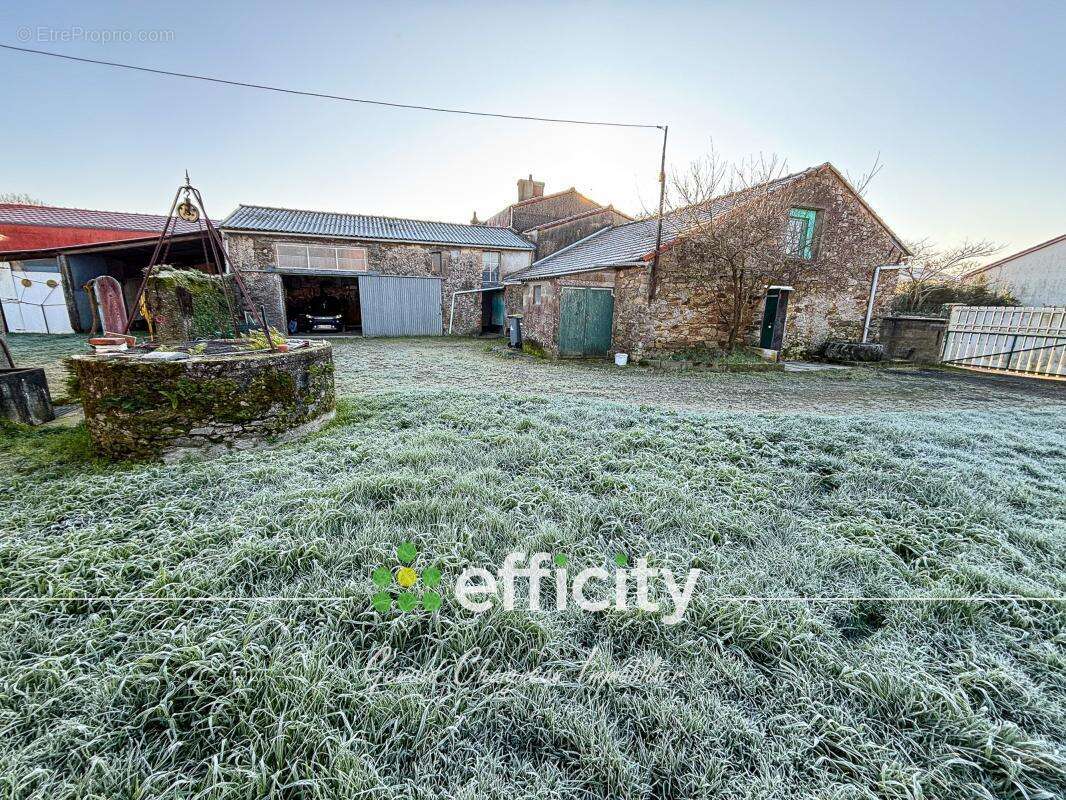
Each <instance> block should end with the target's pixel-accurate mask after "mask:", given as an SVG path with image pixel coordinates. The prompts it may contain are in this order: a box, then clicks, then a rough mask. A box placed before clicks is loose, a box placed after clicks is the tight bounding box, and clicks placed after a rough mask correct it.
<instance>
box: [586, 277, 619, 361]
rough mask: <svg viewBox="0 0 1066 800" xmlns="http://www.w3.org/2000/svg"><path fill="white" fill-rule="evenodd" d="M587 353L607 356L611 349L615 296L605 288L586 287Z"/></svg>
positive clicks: (588, 354)
mask: <svg viewBox="0 0 1066 800" xmlns="http://www.w3.org/2000/svg"><path fill="white" fill-rule="evenodd" d="M585 291H586V292H588V297H587V298H586V304H587V308H588V314H587V316H586V317H585V355H587V356H606V355H607V351H608V350H610V349H611V323H612V322H613V321H614V296H613V295H612V294H611V293H610V292H608V291H605V290H603V289H586V290H585Z"/></svg>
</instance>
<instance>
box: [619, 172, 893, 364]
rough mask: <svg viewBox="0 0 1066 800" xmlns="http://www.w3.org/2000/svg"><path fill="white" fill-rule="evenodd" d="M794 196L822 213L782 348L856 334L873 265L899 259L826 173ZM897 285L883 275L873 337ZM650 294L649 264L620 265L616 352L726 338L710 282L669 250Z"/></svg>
mask: <svg viewBox="0 0 1066 800" xmlns="http://www.w3.org/2000/svg"><path fill="white" fill-rule="evenodd" d="M795 202H796V205H798V206H803V207H810V208H815V209H818V210H819V211H820V212H821V214H820V219H819V228H818V232H817V245H816V248H815V256H814V259H813V261H812V263H811V265H810V268H809V269H808V270H805V271H806V272H807V273H808V275H807V276H806V277H805V278H804V279H803V280H798V281H797V280H793V281H791V282H790V283H789V285H792V286H793V287H794V289H795V291H793V292H792V294H791V296H790V299H789V305H788V315H787V319H786V323H785V334H784V342H783V349H784V351H785V353H786V354H788V353H794V354H796V353H803V352H809V351H814V350H817V349H818V348H820V347H821V346H822V345H824V344H825V342H826V341H827V340H828V339H858V338H860V337H861V336H862V326H863V321H864V319H865V316H866V302H867V299H868V297H869V291H870V282H871V280H872V278H873V272H874V268H875V267H876V266H877V265H879V264H894V263H898V261H899V258H900V257H901V255H902V254H901V252H900V250H899V249H898V248H897V247H896V245H895V244H894V242H893V241H892V239H891V237H890V236H889V235H888V234H887V233H886V232H885V231H884V229H883V228H882V227H881V226H880V225H879V224H878V223H877V222H876V221H875V220H874V219H873V218H872V217H871V216H870V215H869V213H868V212H867V211H866V210H865V209H864V208H863V207H862V205H861V204H860V203H859V202H858V201H857V200H856V199H855V198H854V197H853V196H852V195H851V193H850V192H849V191H848V190H847V188H846V187H844V186H843V185H842V184H841V183H840V182H839V181H838V180H836V178H835V177H833V176H832V175H831V174H829V173H827V172H823V173H819V174H816V175H814V176H812V177H811V178H808V179H807V180H806V181H805V182H804V184H803V185H802V186H801V187H800V188H799V190H798V192H797V198H796V201H795ZM782 229H783V224H782ZM774 282H775V283H776V282H777V281H774ZM895 283H896V273H895V271H885V272H882V273H881V278H880V281H879V286H878V292H877V300H876V302H875V307H874V323H873V325H872V330H871V338H873V337H876V335H877V326H876V322H877V320H878V318H880V317H881V316H883V315H884V314H885V313H886V312H887V311H888V309H889V307H890V305H891V301H892V294H893V292H894V290H895ZM647 297H648V270H647V269H646V268H643V267H634V268H628V269H623V270H619V272H618V278H617V282H616V286H615V312H614V313H615V319H614V341H613V349H614V350H615V351H618V352H628V353H629V354H630V355H631V356H632V357H634V358H641V357H644V356H648V355H654V354H658V353H665V352H670V351H674V350H679V349H682V348H689V347H699V346H717V345H719V344H720V343H721V342H722V341H723V340H724V339H725V335H726V334H725V332H724V331H723V330H722V329H721V326H720V325H719V323H718V318H717V310H716V308H715V306H716V305H717V303H716V302H715V295H714V288H713V287H711V286H708V285H706V284H697V283H695V282H694V281H693V280H692V278H690V277H688V276H687V275H686V274H685V273H684V272H683V271H682V270H681V268H680V267H679V265H678V263H677V260H676V258H675V255H674V252H673V251H672V250H667V251H666V252H665V253H664V254H663V255H662V256H661V257H660V260H659V275H658V284H657V289H656V297H655V299H654V300H653V301H650V302H649V301H648V299H647ZM761 313H762V312H761V305H760V306H759V311H758V312H757V314H756V317H755V319H754V320H753V324H752V327H751V329H750V330H749V332H748V337H747V343H749V344H757V343H758V334H759V327H760V324H761V321H762V320H761Z"/></svg>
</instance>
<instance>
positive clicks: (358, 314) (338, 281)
mask: <svg viewBox="0 0 1066 800" xmlns="http://www.w3.org/2000/svg"><path fill="white" fill-rule="evenodd" d="M282 283H283V284H284V286H285V316H286V317H287V318H288V320H289V330H290V331H291V332H292V333H297V332H299V333H315V334H328V333H347V334H353V333H354V334H361V333H362V332H363V314H362V309H361V307H360V305H359V279H358V278H333V277H328V278H327V277H320V276H311V275H283V276H282ZM331 317H339V318H340V323H341V325H342V326H343V330H336V329H332V328H331V327H328V326H327V325H325V324H323V323H322V319H323V318H331ZM294 326H295V330H293V328H294Z"/></svg>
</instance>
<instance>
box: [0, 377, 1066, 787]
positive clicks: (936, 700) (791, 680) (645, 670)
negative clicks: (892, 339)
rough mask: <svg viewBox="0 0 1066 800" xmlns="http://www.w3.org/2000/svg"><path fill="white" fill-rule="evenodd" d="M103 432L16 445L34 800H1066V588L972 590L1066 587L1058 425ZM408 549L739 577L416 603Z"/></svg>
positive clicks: (13, 584) (18, 721)
mask: <svg viewBox="0 0 1066 800" xmlns="http://www.w3.org/2000/svg"><path fill="white" fill-rule="evenodd" d="M79 437H83V433H82V432H80V431H79V430H78V429H74V430H61V431H53V432H49V433H45V434H42V433H39V432H38V433H25V432H16V433H12V432H10V431H9V432H7V434H6V435H4V434H0V520H2V521H3V523H2V524H3V527H4V531H5V533H4V535H3V537H2V539H0V594H2V595H4V596H7V597H13V598H20V599H17V600H13V601H11V602H9V603H7V604H6V605H4V606H0V796H4V797H35V798H49V800H52V798H74V797H78V798H115V797H123V798H149V797H151V798H156V797H166V798H178V797H181V798H191V797H196V798H258V797H274V798H334V797H336V798H357V797H358V798H368V797H369V798H377V797H381V798H385V797H389V798H392V797H395V798H413V797H418V798H422V797H439V798H445V797H459V798H508V800H513V798H520V797H542V798H552V797H559V798H698V797H720V798H755V797H765V798H769V797H774V798H790V799H791V798H812V799H813V798H818V799H819V800H824V799H825V798H841V800H843V798H890V799H895V798H900V799H902V798H919V797H922V798H930V799H931V798H936V800H954V799H955V798H988V797H997V798H998V797H1003V798H1008V797H1018V798H1024V797H1028V798H1035V797H1061V796H1063V794H1064V793H1066V762H1064V756H1063V751H1062V748H1063V745H1064V743H1066V693H1064V691H1063V690H1064V689H1066V655H1064V651H1063V647H1064V644H1066V633H1064V630H1066V629H1064V623H1066V604H1064V603H1063V602H1061V601H1058V602H1056V601H1043V600H1030V599H1014V600H1001V601H997V602H976V601H967V600H960V599H954V598H959V597H966V596H993V595H1017V596H1019V598H1036V597H1052V596H1062V595H1063V594H1066V537H1064V533H1066V417H1064V416H1063V414H1062V413H1061V412H1060V411H1052V410H1046V411H1039V410H1036V411H1018V412H1016V413H1013V414H1010V415H1006V414H1000V413H996V412H991V413H989V412H976V411H966V412H947V413H934V414H924V415H903V414H860V415H852V416H833V417H830V416H819V415H799V414H793V415H782V416H772V415H752V414H747V415H744V414H724V413H716V414H714V415H702V416H701V415H696V414H672V413H667V412H665V411H661V410H653V409H649V408H640V407H638V406H636V405H609V404H604V403H601V402H599V401H595V400H583V399H550V400H549V399H538V398H530V397H520V396H517V395H505V396H502V397H500V396H495V395H492V394H488V393H482V394H473V393H471V394H463V393H458V392H454V391H426V392H417V391H403V392H394V393H383V394H379V395H376V396H369V395H365V396H360V397H358V398H354V399H348V400H346V401H344V404H343V408H342V413H341V415H340V419H339V420H338V422H337V423H335V424H334V425H333V426H332V427H330V428H329V429H327V430H325V431H323V432H322V433H320V434H318V435H316V436H314V437H312V438H311V439H308V440H306V441H304V442H300V443H296V444H292V445H287V446H284V447H280V448H278V449H276V450H273V451H270V452H268V453H262V452H260V453H238V454H234V455H232V456H228V457H225V458H221V459H218V460H215V461H210V462H206V463H201V464H195V465H168V466H136V467H128V468H115V467H108V466H106V465H101V464H98V463H96V462H93V461H92V460H90V459H89V457H88V454H87V449H86V447H85V442H84V438H79ZM27 459H33V460H27ZM406 539H413V540H414V541H415V542H416V543H417V545H418V548H419V550H420V551H421V555H420V558H423V559H425V560H426V562H427V563H428V562H430V561H432V563H434V564H436V565H439V566H440V567H441V568H442V570H443V572H444V576H445V577H444V583H445V588H446V589H447V586H448V584H449V582H450V581H452V580H454V578H455V576H456V574H457V573H458V571H459V570H460V569H461V567H462V566H464V565H466V564H483V565H496V564H498V563H499V562H500V561H501V560H502V558H503V556H504V554H506V553H507V552H509V551H512V550H516V549H524V550H544V551H548V552H564V553H566V554H567V555H568V556H569V558H570V560H571V563H574V564H585V565H593V564H608V563H609V562H610V557H611V554H613V553H614V552H616V551H623V552H626V553H628V554H630V555H640V554H650V555H651V556H652V558H653V559H654V560H656V561H657V562H658V563H661V564H664V565H669V566H672V567H674V568H675V569H684V568H685V567H687V566H690V565H696V566H699V567H701V568H702V569H704V570H706V571H707V573H708V578H707V579H706V581H705V583H703V584H701V589H700V591H698V592H697V596H696V599H695V600H694V602H693V604H692V606H691V607H690V608H689V612H688V615H687V617H686V619H685V620H683V621H682V622H681V623H679V624H677V625H675V626H666V625H663V624H662V623H661V622H660V621H659V620H658V619H657V618H655V617H654V616H650V615H645V614H639V613H635V612H634V613H620V612H614V611H610V612H605V613H602V614H592V613H587V612H583V611H578V610H571V611H567V612H565V613H543V614H534V613H531V612H528V611H523V610H516V611H513V612H510V613H506V612H502V611H498V610H497V611H493V612H490V613H488V614H485V615H481V616H478V615H474V614H472V613H469V612H465V611H462V610H461V609H458V608H457V607H456V605H455V603H454V601H451V600H450V598H449V600H448V601H446V605H445V607H444V608H443V609H441V611H439V612H437V613H436V614H432V615H431V614H429V613H426V612H414V613H407V614H401V613H399V612H394V613H391V614H388V615H384V616H382V615H379V614H377V613H375V612H373V611H372V610H371V603H370V599H371V595H372V594H373V593H374V591H375V587H374V585H373V583H372V582H371V579H370V573H371V571H372V570H373V569H374V568H375V567H377V566H379V565H382V564H386V565H391V564H394V563H395V559H394V557H393V550H394V548H395V547H396V546H397V545H398V544H399V543H400V542H402V541H404V540H406ZM727 595H754V596H796V595H809V596H814V597H860V596H862V597H882V598H910V597H921V598H927V599H925V600H913V599H900V600H877V601H861V600H838V601H828V602H821V601H809V602H799V601H795V600H788V601H772V600H771V601H736V600H716V599H715V597H716V596H719V597H722V596H727ZM94 596H103V597H110V598H116V599H114V600H87V599H74V598H85V597H94ZM298 596H299V597H314V598H320V599H310V600H286V599H279V598H283V597H298ZM446 596H447V593H446ZM40 598H50V600H49V601H44V600H42V599H40ZM62 598H68V599H62ZM147 598H155V599H147ZM167 598H174V599H167ZM177 598H200V599H198V600H196V599H191V600H180V599H177ZM212 598H214V599H212ZM218 598H241V599H229V600H221V599H218ZM257 598H258V599H257ZM329 598H340V599H329Z"/></svg>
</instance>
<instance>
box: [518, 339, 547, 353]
mask: <svg viewBox="0 0 1066 800" xmlns="http://www.w3.org/2000/svg"><path fill="white" fill-rule="evenodd" d="M522 352H523V353H526V354H528V355H531V356H536V357H537V358H548V351H547V350H545V349H544V347H542V346H541V345H540V344H539V343H538V342H535V341H533V340H532V339H523V340H522Z"/></svg>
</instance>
